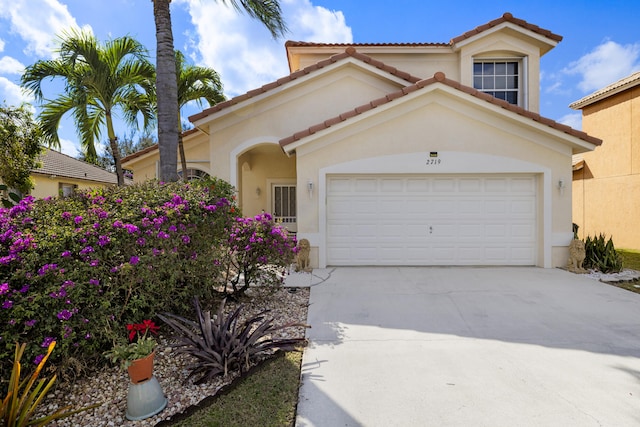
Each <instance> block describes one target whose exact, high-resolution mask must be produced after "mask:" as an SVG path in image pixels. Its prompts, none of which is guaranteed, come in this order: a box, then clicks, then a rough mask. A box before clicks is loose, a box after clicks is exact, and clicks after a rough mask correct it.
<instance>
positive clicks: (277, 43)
mask: <svg viewBox="0 0 640 427" xmlns="http://www.w3.org/2000/svg"><path fill="white" fill-rule="evenodd" d="M176 3H179V4H183V5H186V6H187V8H188V10H189V13H190V15H191V19H192V23H193V25H194V27H195V34H193V35H192V37H193V40H192V42H193V48H195V49H196V50H197V51H198V56H200V58H201V60H199V61H197V62H198V63H201V64H203V65H205V66H207V67H211V68H213V69H215V70H216V71H218V73H220V76H221V78H222V81H223V83H224V89H225V93H226V94H227V95H228V96H236V95H238V94H241V93H244V92H246V91H248V90H251V89H254V88H257V87H260V86H262V85H263V84H265V83H268V82H271V81H274V80H277V79H278V78H280V77H283V76H285V75H288V74H289V69H288V65H287V58H286V54H285V50H284V41H283V40H274V39H273V38H272V37H271V35H270V34H269V32H268V31H267V29H266V28H265V27H264V26H263V25H262V24H261V23H260V22H258V21H256V20H253V19H251V18H249V17H248V16H247V15H246V14H243V13H240V12H238V11H236V10H235V9H234V8H233V7H230V6H225V5H224V4H223V3H222V2H202V1H199V0H179V1H176ZM281 6H282V12H283V16H284V19H285V21H286V25H287V27H288V28H289V32H288V33H287V34H286V37H287V38H289V39H293V40H304V41H322V42H329V43H338V42H340V43H341V42H344V43H348V42H351V40H352V35H351V29H350V28H349V27H348V26H347V25H346V23H345V19H344V15H343V14H342V13H341V12H331V11H329V10H327V9H325V8H322V7H319V6H313V5H312V3H311V2H310V1H309V0H285V1H282V2H281Z"/></svg>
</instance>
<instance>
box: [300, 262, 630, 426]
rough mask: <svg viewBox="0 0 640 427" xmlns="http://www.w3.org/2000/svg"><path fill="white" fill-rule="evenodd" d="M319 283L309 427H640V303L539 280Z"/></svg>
mask: <svg viewBox="0 0 640 427" xmlns="http://www.w3.org/2000/svg"><path fill="white" fill-rule="evenodd" d="M313 274H314V276H310V277H312V280H311V283H312V285H313V286H312V289H311V300H310V306H309V315H308V320H309V323H310V324H311V326H312V329H310V330H309V331H308V338H309V340H310V344H309V347H308V348H307V349H306V350H305V353H304V357H303V361H302V363H303V364H302V386H301V390H300V401H299V404H298V416H297V421H296V426H297V427H311V426H313V427H338V426H340V427H342V426H371V427H377V426H385V427H389V426H402V427H408V426H438V427H445V426H474V427H481V426H491V427H500V426H509V427H514V426H581V427H584V426H617V427H620V426H637V425H640V294H634V293H631V292H629V291H625V290H622V289H618V288H615V287H613V286H609V285H606V284H603V283H600V282H597V281H595V280H593V279H589V278H585V277H582V276H579V275H575V274H571V273H568V272H566V271H562V270H559V269H541V268H528V267H523V268H517V267H516V268H439V267H433V268H411V267H406V268H394V267H388V268H383V267H378V268H336V269H327V270H318V271H314V273H313Z"/></svg>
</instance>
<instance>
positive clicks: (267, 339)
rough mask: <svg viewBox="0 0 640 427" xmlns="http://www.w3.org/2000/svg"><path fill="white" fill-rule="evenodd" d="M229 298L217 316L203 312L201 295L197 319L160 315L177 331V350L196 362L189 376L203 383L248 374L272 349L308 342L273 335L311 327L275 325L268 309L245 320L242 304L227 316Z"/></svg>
mask: <svg viewBox="0 0 640 427" xmlns="http://www.w3.org/2000/svg"><path fill="white" fill-rule="evenodd" d="M225 303H226V299H225V300H222V302H221V303H220V306H219V307H218V311H217V313H216V315H215V316H213V318H212V317H211V312H210V311H209V310H205V311H203V310H202V308H201V307H200V302H199V301H198V299H197V298H195V299H194V307H195V314H196V319H197V321H193V320H190V319H187V318H184V317H182V316H178V315H175V314H171V313H164V314H159V315H158V317H159V318H160V319H161V320H162V321H163V322H165V323H166V324H167V325H168V326H169V327H170V328H171V329H173V330H174V331H175V332H176V335H177V339H178V348H177V350H176V353H178V354H189V355H191V356H193V357H194V358H195V359H196V361H195V362H194V363H193V364H191V365H189V366H188V367H187V369H188V370H189V371H190V373H189V376H188V378H194V382H195V384H201V383H204V382H206V381H209V380H210V379H212V378H214V377H215V376H218V375H224V376H225V377H226V376H227V375H228V374H229V372H230V371H233V370H239V371H240V373H244V372H245V371H246V370H247V369H248V368H249V367H250V366H251V362H252V361H254V360H256V358H257V357H258V356H259V355H261V354H263V353H266V352H269V351H272V350H276V349H277V350H283V351H292V350H295V349H296V347H299V346H300V345H302V344H303V343H304V342H305V339H304V338H272V337H271V336H272V335H273V333H274V332H276V331H278V330H281V329H285V328H289V327H308V325H305V324H302V323H288V324H285V325H280V326H276V325H274V319H273V318H266V316H265V315H266V314H267V313H268V312H269V311H270V310H264V311H261V312H260V313H258V314H257V315H255V316H253V317H250V318H248V319H246V320H244V321H240V320H239V318H240V313H241V312H242V310H243V309H244V305H240V306H238V308H236V309H235V310H234V311H233V312H232V313H230V314H229V315H227V316H225V314H224V307H225Z"/></svg>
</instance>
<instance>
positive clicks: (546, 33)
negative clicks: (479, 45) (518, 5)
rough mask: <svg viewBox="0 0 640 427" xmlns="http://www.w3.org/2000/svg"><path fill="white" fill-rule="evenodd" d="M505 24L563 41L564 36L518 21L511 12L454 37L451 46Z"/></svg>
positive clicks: (521, 20) (522, 20)
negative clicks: (508, 23)
mask: <svg viewBox="0 0 640 427" xmlns="http://www.w3.org/2000/svg"><path fill="white" fill-rule="evenodd" d="M504 22H510V23H512V24H515V25H518V26H520V27H522V28H525V29H527V30H530V31H533V32H534V33H537V34H540V35H542V36H544V37H547V38H549V39H551V40H554V41H556V42H559V41H561V40H562V36H560V35H558V34H554V33H552V32H551V31H549V30H545V29H543V28H540V27H538V26H537V25H534V24H530V23H528V22H527V21H525V20H524V19H518V18H516V17H514V16H513V15H512V14H511V13H509V12H505V13H504V14H503V15H502V16H501V17H500V18H497V19H494V20H493V21H490V22H487V23H486V24H484V25H480V26H478V27H476V28H474V29H473V30H471V31H467V32H466V33H464V34H462V35H460V36H458V37H454V38H452V39H451V44H456V43H459V42H461V41H462V40H465V39H468V38H470V37H473V36H475V35H477V34H480V33H482V32H484V31H487V30H489V29H491V28H493V27H495V26H497V25H500V24H502V23H504Z"/></svg>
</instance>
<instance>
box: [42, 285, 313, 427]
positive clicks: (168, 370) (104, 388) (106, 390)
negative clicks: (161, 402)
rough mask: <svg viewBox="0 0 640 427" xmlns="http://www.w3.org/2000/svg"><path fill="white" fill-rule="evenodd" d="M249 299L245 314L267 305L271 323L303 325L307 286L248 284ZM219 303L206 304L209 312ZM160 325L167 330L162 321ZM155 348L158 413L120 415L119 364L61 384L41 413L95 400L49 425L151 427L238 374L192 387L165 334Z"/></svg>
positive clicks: (123, 387) (123, 390)
mask: <svg viewBox="0 0 640 427" xmlns="http://www.w3.org/2000/svg"><path fill="white" fill-rule="evenodd" d="M247 296H250V297H251V300H250V301H248V302H245V309H244V310H243V313H244V315H245V316H249V315H252V314H256V313H258V312H260V311H262V310H264V309H271V312H270V313H269V315H270V316H272V317H274V318H275V319H276V322H275V323H276V324H278V325H281V324H286V323H290V322H295V323H306V321H307V306H308V303H309V289H308V288H279V289H277V290H275V291H274V290H267V289H263V288H251V289H249V290H248V291H247ZM235 307H236V304H235V303H232V302H228V303H227V305H226V309H227V310H228V311H230V310H232V309H234V308H235ZM217 308H218V307H209V309H211V311H212V313H215V312H216V311H217ZM161 329H162V330H164V331H168V330H169V328H168V327H167V326H165V325H162V324H161ZM304 336H305V329H304V328H301V327H296V328H287V329H285V330H281V331H280V334H279V337H282V338H285V337H304ZM159 341H160V342H159V345H158V348H157V350H156V358H155V363H154V375H155V376H156V378H157V379H158V382H159V383H160V386H161V387H162V390H163V392H164V394H165V395H166V397H167V400H168V404H167V407H166V408H165V409H164V410H163V411H162V412H161V413H159V414H158V415H156V416H153V417H151V418H147V419H146V420H141V421H129V420H127V419H126V418H125V412H126V408H127V389H128V385H129V377H128V375H127V373H126V372H125V371H123V370H121V369H119V368H115V367H114V368H109V367H107V368H104V369H102V370H100V371H98V372H96V373H94V374H93V375H92V376H90V377H85V378H81V379H79V380H77V381H76V382H75V384H60V385H58V387H57V388H56V389H55V390H54V391H51V392H49V394H48V395H47V397H46V399H45V400H44V403H43V404H42V409H43V410H44V413H47V414H48V413H51V412H52V411H53V410H55V409H57V408H60V407H63V406H65V405H73V408H74V409H76V408H81V407H84V406H89V405H92V404H94V403H98V402H103V403H102V405H100V406H99V407H97V408H94V409H91V410H88V411H84V412H81V413H79V414H76V415H73V416H71V417H69V418H65V419H62V420H59V421H55V422H53V423H51V424H49V425H50V426H55V427H72V426H73V427H76V426H78V427H85V426H92V427H101V426H106V427H112V426H131V427H138V426H154V425H156V424H157V423H158V422H160V421H162V420H165V419H168V418H170V417H172V416H173V415H176V414H180V413H182V412H184V411H185V410H186V409H187V408H189V407H190V406H193V405H196V404H197V403H199V402H200V401H202V400H203V399H205V398H207V397H209V396H213V395H215V394H216V392H217V391H218V390H220V388H221V387H223V386H225V385H228V384H230V383H231V382H232V381H233V380H234V379H236V378H237V376H238V375H237V374H233V375H230V376H229V378H225V379H222V378H218V379H216V380H214V381H211V382H208V383H206V384H202V385H195V384H193V383H192V382H191V381H188V382H187V381H186V379H187V376H188V373H189V372H188V371H187V370H186V369H185V366H186V365H187V364H188V363H189V362H190V359H189V358H188V356H185V355H176V354H172V353H173V351H174V349H173V348H172V346H171V342H169V341H168V340H167V339H166V338H164V337H161V338H160V340H159Z"/></svg>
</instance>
